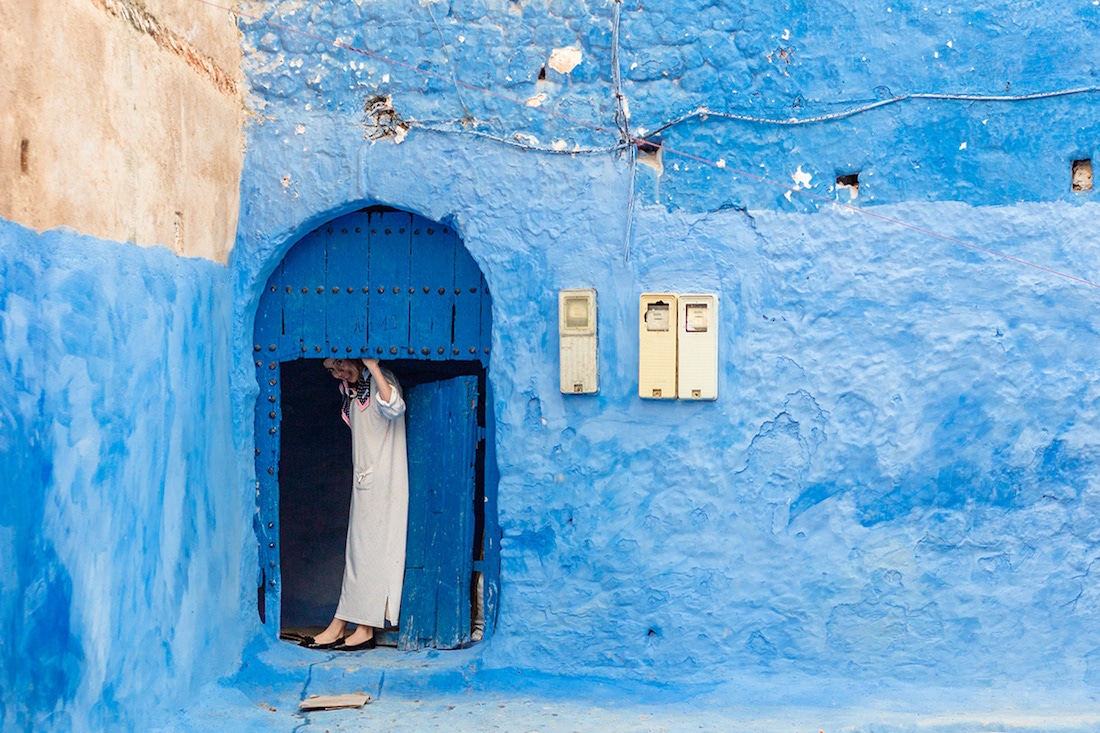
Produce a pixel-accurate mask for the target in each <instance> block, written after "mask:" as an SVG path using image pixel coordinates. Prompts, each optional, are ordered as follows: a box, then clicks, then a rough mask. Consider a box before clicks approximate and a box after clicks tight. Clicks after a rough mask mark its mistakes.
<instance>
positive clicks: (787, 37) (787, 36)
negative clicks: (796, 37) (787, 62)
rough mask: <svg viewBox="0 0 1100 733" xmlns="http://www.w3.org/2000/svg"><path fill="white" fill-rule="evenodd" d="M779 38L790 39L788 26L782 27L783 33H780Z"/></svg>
mask: <svg viewBox="0 0 1100 733" xmlns="http://www.w3.org/2000/svg"><path fill="white" fill-rule="evenodd" d="M780 38H781V39H783V40H784V41H789V40H791V29H790V28H784V29H783V35H781V36H780Z"/></svg>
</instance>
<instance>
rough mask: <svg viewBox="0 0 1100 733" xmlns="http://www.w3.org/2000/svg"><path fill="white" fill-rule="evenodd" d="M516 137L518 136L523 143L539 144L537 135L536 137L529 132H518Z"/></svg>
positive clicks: (517, 138)
mask: <svg viewBox="0 0 1100 733" xmlns="http://www.w3.org/2000/svg"><path fill="white" fill-rule="evenodd" d="M514 137H515V138H516V140H519V141H520V142H522V143H527V144H528V145H538V144H539V139H538V138H537V137H535V136H534V135H528V134H527V133H523V132H517V133H516V134H515V135H514Z"/></svg>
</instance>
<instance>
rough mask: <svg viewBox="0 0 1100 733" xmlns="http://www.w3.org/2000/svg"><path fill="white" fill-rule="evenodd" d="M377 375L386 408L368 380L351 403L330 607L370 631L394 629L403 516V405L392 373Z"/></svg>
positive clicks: (405, 490) (402, 570)
mask: <svg viewBox="0 0 1100 733" xmlns="http://www.w3.org/2000/svg"><path fill="white" fill-rule="evenodd" d="M383 375H384V376H385V377H386V381H387V382H389V384H390V386H391V387H392V388H393V393H392V394H391V395H390V401H389V402H388V403H386V402H383V401H382V399H381V398H380V397H379V396H378V386H377V385H376V384H374V383H373V380H372V384H371V395H370V401H369V402H368V403H367V404H366V405H365V406H363V405H361V404H360V403H359V401H358V400H356V399H355V398H354V397H353V398H352V400H351V406H350V413H351V415H350V423H349V424H350V425H351V445H352V468H353V471H354V474H353V481H352V492H351V512H350V517H349V521H348V539H347V546H346V550H345V558H344V583H343V587H342V588H341V590H340V603H339V605H337V607H336V618H339V619H343V620H344V621H350V622H352V623H356V624H366V625H368V626H374V627H376V628H382V627H383V626H385V622H387V621H388V622H390V623H391V624H393V625H397V623H398V619H399V618H400V615H401V588H402V585H403V583H404V578H405V534H406V530H407V527H408V517H409V463H408V453H407V451H406V446H405V400H404V398H403V397H402V394H401V387H400V385H399V384H398V383H397V379H396V378H395V377H394V376H393V374H392V373H390V372H389V371H383ZM364 376H365V373H364ZM345 390H346V385H345Z"/></svg>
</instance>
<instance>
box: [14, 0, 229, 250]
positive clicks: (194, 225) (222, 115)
mask: <svg viewBox="0 0 1100 733" xmlns="http://www.w3.org/2000/svg"><path fill="white" fill-rule="evenodd" d="M238 39H239V34H238V31H237V29H236V27H235V26H234V25H233V23H232V19H231V18H230V17H229V16H228V14H227V13H225V12H224V11H220V10H217V9H214V8H210V7H209V6H206V5H203V4H200V3H197V2H193V1H192V0H156V2H136V1H135V0H66V1H65V2H61V3H41V2H37V1H36V0H14V1H13V2H6V3H4V5H3V7H0V49H3V58H4V61H5V73H4V77H3V80H0V110H2V111H0V216H3V217H5V218H7V219H9V220H12V221H18V222H20V223H22V224H24V225H26V226H29V227H33V228H35V229H38V230H45V229H50V228H53V227H57V226H69V227H73V228H74V229H77V230H79V231H81V232H84V233H87V234H91V235H94V236H98V237H102V238H105V239H113V240H116V241H130V242H135V243H137V244H141V245H151V244H161V245H164V246H166V247H170V248H172V249H173V250H175V251H176V252H177V253H183V254H187V255H191V256H200V257H206V258H209V259H213V260H218V261H221V262H224V261H225V260H226V257H227V256H228V252H229V249H230V247H232V244H233V236H234V232H235V230H236V226H237V213H238V208H239V196H238V190H237V189H238V184H239V181H240V171H241V158H242V140H241V132H240V130H241V124H242V108H241V95H240V81H239V77H240V49H239V45H238Z"/></svg>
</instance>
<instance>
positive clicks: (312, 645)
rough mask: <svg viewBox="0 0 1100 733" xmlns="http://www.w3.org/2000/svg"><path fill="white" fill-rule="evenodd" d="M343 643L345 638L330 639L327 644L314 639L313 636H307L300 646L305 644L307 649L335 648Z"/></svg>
mask: <svg viewBox="0 0 1100 733" xmlns="http://www.w3.org/2000/svg"><path fill="white" fill-rule="evenodd" d="M343 643H344V640H343V639H342V638H340V639H337V640H336V641H330V642H328V643H327V644H318V643H317V642H315V641H314V640H313V637H312V636H307V637H306V638H304V639H302V642H301V643H300V644H299V645H298V646H304V647H305V648H306V649H335V648H336V647H338V646H340V645H342V644H343Z"/></svg>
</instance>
